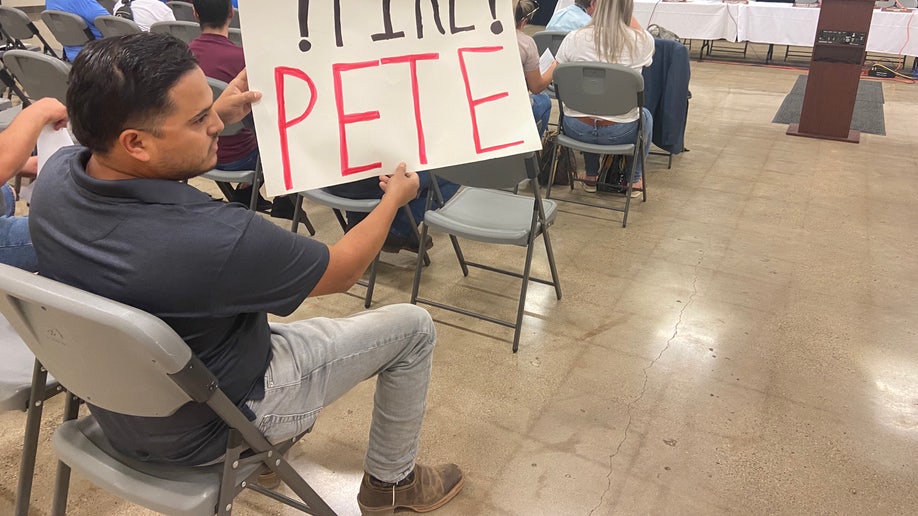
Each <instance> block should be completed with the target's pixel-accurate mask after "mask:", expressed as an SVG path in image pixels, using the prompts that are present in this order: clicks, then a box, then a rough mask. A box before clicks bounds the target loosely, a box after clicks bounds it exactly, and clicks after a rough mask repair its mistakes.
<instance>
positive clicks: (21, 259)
mask: <svg viewBox="0 0 918 516" xmlns="http://www.w3.org/2000/svg"><path fill="white" fill-rule="evenodd" d="M47 125H51V126H53V127H54V128H56V129H60V128H61V127H64V126H65V125H67V108H65V107H64V105H63V104H61V103H60V102H58V101H57V100H55V99H52V98H50V97H46V98H43V99H41V100H38V101H36V102H35V103H34V104H32V105H31V106H29V107H27V108H25V109H23V110H22V112H21V113H19V115H17V116H16V118H14V119H13V123H11V124H10V126H9V127H7V128H6V130H4V131H3V132H0V149H3V152H0V183H2V184H3V186H2V187H0V263H5V264H7V265H12V266H14V267H19V268H20V269H25V270H27V271H31V272H35V271H37V270H38V261H37V259H36V258H35V249H33V247H32V239H31V238H30V237H29V218H28V217H15V216H14V215H15V213H16V192H14V191H13V188H12V187H11V186H10V185H8V184H6V183H7V182H8V181H9V180H10V179H12V177H13V176H15V175H16V174H23V175H27V176H31V177H35V175H36V174H38V158H36V157H34V156H31V154H32V151H33V150H34V149H35V144H36V143H37V142H38V135H39V133H41V130H42V128H43V127H45V126H47ZM30 156H31V157H30Z"/></svg>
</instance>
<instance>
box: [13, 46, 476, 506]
mask: <svg viewBox="0 0 918 516" xmlns="http://www.w3.org/2000/svg"><path fill="white" fill-rule="evenodd" d="M259 98H260V95H259V94H258V93H256V92H251V91H248V82H247V77H246V75H245V71H243V72H241V73H240V75H239V76H237V77H236V78H234V79H233V80H232V81H230V83H229V85H228V87H227V88H226V90H225V92H224V93H223V95H221V96H220V97H219V98H218V99H217V100H216V101H214V99H213V94H212V92H211V89H210V87H209V85H208V83H207V80H206V77H205V76H204V72H203V71H202V70H201V68H200V67H199V66H198V65H197V62H196V61H195V58H194V55H193V54H192V53H191V52H190V51H189V50H188V47H187V46H186V45H185V44H184V43H182V42H181V41H179V40H178V39H176V38H173V37H172V36H169V35H167V34H153V33H148V32H144V33H140V34H134V35H130V36H123V37H117V38H108V39H104V40H100V41H94V42H92V43H90V44H89V45H87V46H86V48H85V49H84V50H83V52H82V53H81V54H80V56H79V57H78V58H77V60H76V62H74V65H73V69H72V71H71V74H70V87H69V90H68V92H67V105H68V106H69V108H68V109H69V115H70V120H71V125H72V129H73V132H74V134H75V136H76V137H77V139H78V140H79V141H80V142H81V143H82V144H83V145H85V147H83V146H73V147H66V148H64V149H61V150H60V151H58V152H57V153H56V154H55V155H54V156H52V157H51V159H50V160H49V161H48V163H47V164H46V165H45V167H44V169H43V170H42V173H41V175H40V176H39V178H38V180H37V182H36V186H35V191H34V194H33V197H32V205H31V217H30V218H31V220H30V229H31V231H32V235H33V237H34V238H33V241H34V245H35V250H36V253H37V255H38V263H39V268H40V270H41V271H42V274H43V275H44V276H47V277H49V278H53V279H55V280H57V281H60V282H62V283H65V284H70V285H73V286H75V287H77V288H80V289H83V290H87V291H90V292H93V293H95V294H98V295H101V296H104V297H107V298H110V299H113V300H116V301H119V302H121V303H125V304H127V305H130V306H134V307H136V308H138V309H141V310H144V311H147V312H149V313H152V314H153V315H156V316H157V317H159V318H161V319H162V320H163V321H164V322H165V323H166V324H168V325H170V326H171V327H172V328H173V329H174V330H175V331H176V332H177V333H178V334H179V335H180V336H181V337H182V338H183V339H184V340H185V341H186V342H187V343H188V345H189V347H190V348H191V349H192V351H193V352H194V353H195V354H196V356H197V357H198V358H199V359H201V360H202V361H203V362H204V364H205V365H206V366H207V367H208V369H209V370H210V372H212V373H213V374H214V375H215V376H216V378H217V381H218V384H219V386H220V388H221V390H223V391H224V392H225V393H226V394H227V395H228V396H229V397H230V398H231V399H232V401H233V402H234V403H236V404H237V406H238V407H240V409H241V410H242V411H243V412H244V413H246V414H247V415H248V416H249V417H250V418H251V419H252V420H253V422H254V423H255V424H256V425H257V426H258V427H259V429H260V430H261V431H262V432H263V433H264V434H265V437H266V438H267V439H268V440H269V441H271V442H273V443H279V442H281V441H284V440H287V439H291V438H293V437H295V436H297V435H300V434H301V433H303V432H305V431H306V430H307V429H309V428H310V427H311V426H312V425H313V423H314V421H315V419H316V416H317V414H318V412H319V411H320V410H321V409H322V408H324V407H325V406H326V405H328V404H329V403H332V402H333V401H334V400H336V399H337V398H339V397H340V396H342V395H343V394H345V393H346V392H347V391H348V390H350V389H351V388H352V387H354V386H356V385H357V384H359V383H361V382H363V381H364V380H367V379H369V378H373V377H376V378H377V386H376V394H375V397H374V400H373V404H374V408H373V416H372V422H371V426H370V438H369V446H368V449H367V453H366V457H365V460H364V470H365V473H364V476H363V480H362V482H361V485H360V489H359V493H358V495H357V501H358V504H359V505H360V508H361V510H362V511H363V512H364V513H367V512H379V513H382V512H392V511H393V510H394V509H396V508H399V509H411V510H416V511H419V512H426V511H429V510H433V509H435V508H438V507H440V506H441V505H443V504H444V503H446V502H447V501H449V500H450V499H451V498H452V497H453V496H455V495H456V494H457V493H458V492H459V490H460V489H461V488H462V485H463V476H462V472H461V471H460V470H459V468H458V467H457V466H456V465H454V464H446V465H442V466H436V467H429V466H424V465H421V464H416V463H415V457H416V455H417V453H418V443H419V439H420V431H421V424H422V422H423V419H424V411H425V404H426V399H427V389H428V385H429V382H430V373H431V362H432V351H433V346H434V344H435V339H436V336H435V328H434V326H433V322H432V319H431V318H430V315H429V314H428V313H427V312H426V311H425V310H423V309H420V308H418V307H416V306H414V305H405V304H402V305H391V306H387V307H384V308H380V309H377V310H373V311H368V312H362V313H360V314H357V315H354V316H351V317H347V318H344V319H329V318H316V319H306V320H301V321H297V322H292V323H288V324H269V323H268V313H272V314H276V315H280V316H286V315H289V314H291V313H292V312H293V311H294V310H296V309H297V308H298V307H299V306H300V305H301V303H302V302H303V301H304V300H305V299H306V298H307V297H310V296H320V295H325V294H331V293H336V292H344V291H346V290H347V289H348V288H350V287H351V286H352V285H353V284H354V283H355V282H356V281H357V279H358V278H359V277H360V276H361V275H362V274H363V272H364V270H366V268H367V267H368V266H369V265H370V263H371V262H372V261H373V259H374V257H375V256H376V254H377V253H378V252H379V249H380V247H382V244H383V241H384V240H385V238H386V235H387V233H388V229H389V225H390V224H391V223H392V219H393V218H394V217H395V213H396V212H397V211H398V210H399V209H400V208H401V206H403V205H404V204H405V203H406V202H408V201H409V200H410V199H413V198H414V197H415V195H416V193H417V189H418V179H417V175H416V174H414V173H413V172H406V170H405V167H404V165H400V166H399V167H398V168H397V169H396V170H395V171H394V172H393V173H392V175H391V176H388V175H386V176H380V178H379V182H380V186H381V188H382V189H383V190H384V191H385V194H384V195H383V197H382V200H381V201H380V203H379V206H378V207H377V208H376V209H375V210H374V211H373V213H371V214H370V215H369V216H368V217H367V218H366V219H364V220H363V221H362V222H361V223H360V224H358V225H357V226H355V227H354V228H352V229H351V231H349V232H348V233H347V234H345V235H344V236H343V237H342V238H341V240H340V241H338V242H337V243H336V244H334V245H326V244H324V243H321V242H319V241H317V240H313V239H311V238H308V237H305V236H302V235H297V234H295V233H292V232H290V231H286V230H284V229H281V228H280V227H278V226H277V225H275V224H273V223H271V222H270V221H269V220H267V219H265V218H263V217H261V216H259V215H258V214H257V213H254V212H252V211H251V210H247V209H245V207H243V206H240V205H238V204H235V203H215V202H212V201H211V199H210V196H208V195H207V194H205V193H203V192H201V191H200V190H197V189H196V188H194V187H193V186H191V185H188V184H187V183H185V182H184V180H187V179H191V178H194V177H196V176H198V175H200V174H202V173H204V172H207V171H208V170H211V169H212V168H213V166H214V165H215V164H216V162H217V149H218V143H217V137H218V135H219V134H220V132H221V131H222V130H223V126H224V123H234V122H237V121H239V120H241V119H242V118H243V117H244V116H245V115H246V114H247V113H248V112H249V111H250V108H251V103H252V102H255V101H257V100H258V99H259ZM266 250H270V252H266ZM89 409H90V411H91V412H92V414H93V416H94V417H95V419H96V420H97V421H98V423H99V425H100V427H101V428H102V430H103V432H104V433H105V435H106V437H107V438H108V440H109V442H110V443H111V445H112V446H113V447H115V449H117V450H118V451H119V452H121V453H123V454H125V455H127V456H129V457H132V458H134V459H137V460H141V461H148V462H158V463H170V464H178V465H189V466H190V465H201V464H207V463H211V462H214V461H218V460H219V459H220V458H221V457H222V455H223V453H224V452H225V450H226V446H227V435H228V431H229V430H228V428H227V427H226V426H225V425H223V424H222V423H221V420H220V419H219V418H217V417H216V416H215V414H214V413H213V412H212V411H211V410H210V409H209V408H207V406H206V405H203V404H199V403H196V402H189V403H188V404H186V405H185V406H184V407H182V408H181V409H179V410H178V411H177V412H175V413H174V414H172V415H169V416H166V417H161V418H150V417H133V416H129V415H123V414H117V413H112V412H109V411H105V410H101V409H99V408H98V407H93V406H92V404H91V402H90V403H89Z"/></svg>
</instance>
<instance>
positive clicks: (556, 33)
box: [532, 30, 568, 56]
mask: <svg viewBox="0 0 918 516" xmlns="http://www.w3.org/2000/svg"><path fill="white" fill-rule="evenodd" d="M567 34H568V32H567V31H564V30H543V31H541V32H536V33H535V34H533V35H532V39H534V40H535V44H536V48H538V49H539V55H542V54H543V53H545V50H551V55H553V56H555V55H558V47H560V46H561V42H562V41H564V37H565V36H567Z"/></svg>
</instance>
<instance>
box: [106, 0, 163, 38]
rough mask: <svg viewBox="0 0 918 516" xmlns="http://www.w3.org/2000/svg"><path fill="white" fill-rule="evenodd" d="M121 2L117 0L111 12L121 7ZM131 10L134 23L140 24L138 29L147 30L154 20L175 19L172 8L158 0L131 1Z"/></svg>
mask: <svg viewBox="0 0 918 516" xmlns="http://www.w3.org/2000/svg"><path fill="white" fill-rule="evenodd" d="M122 4H123V2H122V0H118V2H116V3H115V9H114V10H113V11H112V12H113V13H114V12H117V11H118V9H121V5H122ZM131 12H132V13H134V23H136V24H137V25H138V26H140V30H142V31H144V32H148V31H149V30H150V25H153V24H154V23H156V22H161V21H175V15H174V14H172V8H170V7H169V6H168V5H166V4H164V3H162V2H160V1H159V0H134V1H133V2H131Z"/></svg>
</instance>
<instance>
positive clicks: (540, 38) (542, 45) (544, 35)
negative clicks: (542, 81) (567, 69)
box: [532, 30, 568, 98]
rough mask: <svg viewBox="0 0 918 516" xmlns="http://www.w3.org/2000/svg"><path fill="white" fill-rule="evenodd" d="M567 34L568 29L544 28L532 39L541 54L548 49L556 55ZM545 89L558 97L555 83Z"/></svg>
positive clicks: (550, 94)
mask: <svg viewBox="0 0 918 516" xmlns="http://www.w3.org/2000/svg"><path fill="white" fill-rule="evenodd" d="M567 34H568V33H567V31H563V30H543V31H541V32H536V33H535V34H533V35H532V39H534V40H535V44H536V48H537V49H538V50H539V55H542V54H543V53H545V51H546V50H551V55H553V56H555V55H558V48H560V47H561V42H562V41H564V37H565V36H567ZM545 90H546V91H547V92H548V96H549V97H551V98H556V97H555V86H554V84H549V85H548V88H545Z"/></svg>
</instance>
